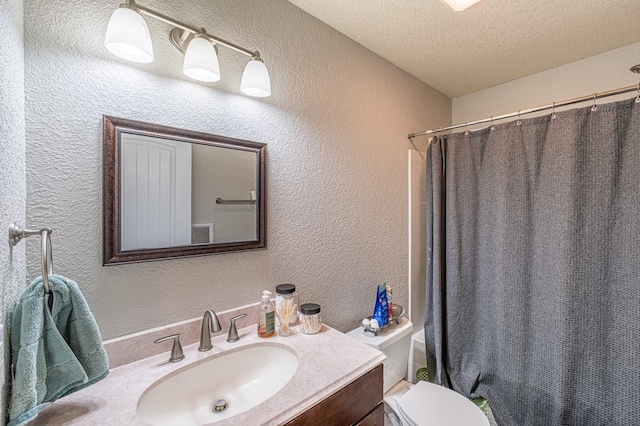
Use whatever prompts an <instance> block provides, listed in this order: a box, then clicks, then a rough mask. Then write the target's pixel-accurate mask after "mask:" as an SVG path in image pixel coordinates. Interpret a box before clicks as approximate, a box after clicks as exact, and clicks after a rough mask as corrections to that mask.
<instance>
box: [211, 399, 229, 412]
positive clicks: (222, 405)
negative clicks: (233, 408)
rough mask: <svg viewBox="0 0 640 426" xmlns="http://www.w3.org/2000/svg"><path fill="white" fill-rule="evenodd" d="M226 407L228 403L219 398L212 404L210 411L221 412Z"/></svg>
mask: <svg viewBox="0 0 640 426" xmlns="http://www.w3.org/2000/svg"><path fill="white" fill-rule="evenodd" d="M227 408H229V403H228V402H227V401H226V400H224V399H219V400H217V401H216V402H215V403H214V404H213V408H212V411H213V412H214V413H222V412H223V411H224V410H226V409H227Z"/></svg>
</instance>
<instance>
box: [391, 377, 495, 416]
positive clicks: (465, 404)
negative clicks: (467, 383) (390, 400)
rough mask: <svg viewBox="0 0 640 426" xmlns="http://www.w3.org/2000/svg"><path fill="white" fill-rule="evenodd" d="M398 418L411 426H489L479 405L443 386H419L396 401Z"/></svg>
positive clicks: (417, 384) (423, 383)
mask: <svg viewBox="0 0 640 426" xmlns="http://www.w3.org/2000/svg"><path fill="white" fill-rule="evenodd" d="M396 407H397V410H398V414H399V415H400V417H401V418H402V421H403V422H404V423H406V424H407V425H409V426H431V425H434V426H460V425H465V426H489V420H488V419H487V417H486V416H485V415H484V413H483V412H482V410H480V409H479V408H478V407H476V405H475V404H474V403H473V402H472V401H470V400H468V399H467V398H465V397H464V396H462V395H460V394H459V393H457V392H455V391H452V390H451V389H448V388H446V387H444V386H440V385H436V384H433V383H429V382H424V381H421V382H418V383H416V384H415V386H413V387H412V388H411V389H410V390H409V391H408V392H407V393H405V394H404V395H403V396H402V397H400V398H399V399H398V401H397V405H396Z"/></svg>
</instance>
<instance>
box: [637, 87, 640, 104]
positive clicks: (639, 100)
mask: <svg viewBox="0 0 640 426" xmlns="http://www.w3.org/2000/svg"><path fill="white" fill-rule="evenodd" d="M636 103H637V104H640V83H638V96H637V97H636Z"/></svg>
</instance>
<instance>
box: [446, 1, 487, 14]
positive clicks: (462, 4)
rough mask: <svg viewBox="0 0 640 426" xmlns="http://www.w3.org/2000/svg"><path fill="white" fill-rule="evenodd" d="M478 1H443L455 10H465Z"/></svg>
mask: <svg viewBox="0 0 640 426" xmlns="http://www.w3.org/2000/svg"><path fill="white" fill-rule="evenodd" d="M479 1H480V0H444V2H446V3H447V4H448V5H449V6H450V7H451V9H453V10H455V11H456V12H460V11H462V10H465V9H466V8H468V7H469V6H472V5H474V4H476V3H478V2H479Z"/></svg>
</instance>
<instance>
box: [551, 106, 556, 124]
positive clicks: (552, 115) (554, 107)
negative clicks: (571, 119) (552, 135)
mask: <svg viewBox="0 0 640 426" xmlns="http://www.w3.org/2000/svg"><path fill="white" fill-rule="evenodd" d="M554 118H556V103H555V102H554V103H552V104H551V119H552V120H553V119H554Z"/></svg>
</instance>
